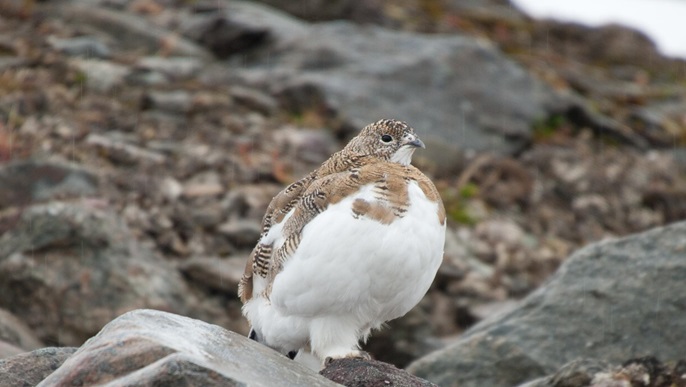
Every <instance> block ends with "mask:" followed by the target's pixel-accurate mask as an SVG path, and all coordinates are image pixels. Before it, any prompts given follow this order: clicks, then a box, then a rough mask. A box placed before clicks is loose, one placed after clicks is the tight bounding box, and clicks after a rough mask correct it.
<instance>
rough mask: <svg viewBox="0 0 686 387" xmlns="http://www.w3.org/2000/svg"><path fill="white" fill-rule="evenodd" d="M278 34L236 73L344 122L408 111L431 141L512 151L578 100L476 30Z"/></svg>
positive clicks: (328, 27) (291, 104)
mask: <svg viewBox="0 0 686 387" xmlns="http://www.w3.org/2000/svg"><path fill="white" fill-rule="evenodd" d="M274 40H275V41H276V43H274V44H273V45H272V46H270V47H266V48H265V49H263V50H262V51H260V52H259V53H257V54H256V55H255V58H256V59H254V60H253V61H251V62H250V63H249V64H248V66H247V68H245V63H244V62H241V63H240V64H239V66H238V68H237V69H236V72H235V73H236V74H238V76H239V77H240V78H242V79H243V80H244V81H246V80H247V81H248V82H253V83H256V84H259V85H263V86H264V87H266V88H267V89H268V90H270V91H271V92H272V93H273V94H274V95H276V96H278V97H279V99H280V102H281V104H282V105H283V106H285V107H286V108H288V109H290V110H292V111H294V112H296V113H298V112H306V111H308V110H311V111H317V112H320V113H321V112H324V113H325V114H331V115H332V116H334V117H335V118H336V119H337V120H339V122H341V125H342V126H343V127H344V128H351V129H354V130H356V129H360V128H362V127H364V126H365V125H367V124H369V123H371V122H375V121H377V120H378V119H380V118H397V119H400V120H404V121H407V122H408V123H409V124H410V125H411V126H413V127H414V128H416V129H417V130H418V132H419V134H420V136H421V137H422V139H424V140H425V142H427V145H428V146H431V145H432V144H435V146H441V145H442V146H443V148H445V146H447V145H451V146H453V147H456V146H459V147H460V148H461V149H474V150H479V151H484V150H489V151H495V152H498V153H511V152H514V151H516V150H518V149H520V148H521V146H523V144H525V143H526V142H528V141H529V140H530V139H531V133H532V128H533V126H534V124H535V123H537V122H540V121H542V120H545V119H546V118H547V117H549V116H550V115H552V114H557V113H560V114H562V113H564V112H566V111H567V109H569V108H570V107H571V106H572V105H574V104H575V103H573V102H572V101H571V99H569V98H567V97H565V96H563V95H561V94H559V93H557V92H555V91H554V90H553V89H552V88H550V87H549V86H547V85H546V84H544V83H543V82H541V81H539V80H538V79H536V78H534V77H533V76H531V75H530V74H529V73H527V71H526V70H524V69H523V68H521V67H519V66H518V65H517V64H515V63H514V62H513V61H511V60H509V59H508V58H507V57H505V56H504V55H503V54H502V53H500V52H499V51H498V50H497V49H496V48H495V47H494V46H492V45H490V44H489V43H487V42H486V41H481V40H477V39H474V38H471V37H466V36H458V35H423V34H414V33H408V32H401V31H391V30H386V29H383V28H379V27H366V26H365V27H361V26H359V25H356V24H354V23H349V22H343V21H339V22H328V23H321V24H313V25H311V26H309V27H308V28H307V29H304V30H303V31H302V32H300V33H299V34H290V35H288V36H287V37H285V38H281V37H279V36H278V35H277V34H274ZM446 144H447V145H446ZM437 149H438V148H434V150H435V151H437Z"/></svg>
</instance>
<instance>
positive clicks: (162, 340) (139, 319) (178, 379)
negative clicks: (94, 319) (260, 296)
mask: <svg viewBox="0 0 686 387" xmlns="http://www.w3.org/2000/svg"><path fill="white" fill-rule="evenodd" d="M105 383H106V385H107V386H134V385H135V386H152V385H164V386H172V387H173V386H189V385H193V386H265V387H271V386H336V385H337V384H335V383H333V382H331V381H329V380H328V379H326V378H324V377H323V376H321V375H317V374H316V373H315V372H314V371H311V370H310V369H308V368H306V367H304V366H303V365H301V364H299V363H296V362H294V361H292V360H290V359H288V358H287V357H285V356H283V355H281V354H279V353H277V352H275V351H272V350H271V349H269V348H267V347H265V346H263V345H261V344H258V343H257V342H255V341H252V340H249V339H248V338H246V337H244V336H241V335H239V334H237V333H233V332H230V331H227V330H225V329H223V328H221V327H219V326H216V325H211V324H207V323H205V322H202V321H199V320H194V319H191V318H188V317H183V316H179V315H175V314H171V313H166V312H161V311H155V310H147V309H142V310H136V311H132V312H129V313H126V314H124V315H122V316H120V317H118V318H117V319H115V320H113V321H112V322H110V323H109V324H107V325H106V326H105V327H104V328H103V329H102V331H100V333H98V334H97V335H96V336H95V337H93V338H91V339H90V340H88V341H87V342H86V343H85V344H84V345H83V346H82V347H81V348H79V350H78V351H77V352H76V353H75V354H74V355H73V356H72V357H70V358H69V359H68V360H67V361H65V362H64V364H63V365H62V366H61V367H60V368H59V369H58V370H57V371H55V372H54V373H53V374H52V375H50V376H49V377H47V378H46V379H45V380H44V381H43V382H42V383H41V384H39V386H55V385H60V386H92V385H101V384H105Z"/></svg>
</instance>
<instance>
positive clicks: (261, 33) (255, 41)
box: [183, 12, 268, 59]
mask: <svg viewBox="0 0 686 387" xmlns="http://www.w3.org/2000/svg"><path fill="white" fill-rule="evenodd" d="M183 30H184V35H186V36H189V37H190V38H192V39H193V40H195V41H196V42H198V43H200V44H201V45H203V46H204V47H207V49H209V50H210V51H211V52H212V53H213V54H214V55H215V56H216V57H217V58H220V59H226V58H228V57H230V56H232V55H236V54H240V53H243V52H245V51H248V50H250V49H254V48H255V47H256V46H259V45H261V44H263V43H264V42H265V41H266V39H267V36H268V33H267V29H266V28H264V27H256V26H254V25H250V22H249V20H248V22H247V23H246V21H245V20H240V19H236V18H235V16H234V15H231V14H229V13H222V12H214V13H212V14H211V15H209V16H203V17H196V18H194V19H191V20H190V21H186V23H185V25H184V27H183Z"/></svg>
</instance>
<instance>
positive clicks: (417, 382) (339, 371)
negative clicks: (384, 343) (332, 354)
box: [320, 359, 437, 387]
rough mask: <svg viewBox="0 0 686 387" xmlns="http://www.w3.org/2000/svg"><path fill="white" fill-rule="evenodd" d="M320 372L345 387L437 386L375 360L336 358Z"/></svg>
mask: <svg viewBox="0 0 686 387" xmlns="http://www.w3.org/2000/svg"><path fill="white" fill-rule="evenodd" d="M320 373H321V374H322V375H324V376H326V377H327V378H328V379H331V380H333V381H334V382H336V383H339V384H342V385H344V386H347V387H362V386H365V387H384V386H395V387H432V386H434V387H437V386H436V385H435V384H433V383H431V382H428V381H426V380H423V379H420V378H418V377H416V376H414V375H411V374H409V373H407V372H406V371H403V370H400V369H398V368H395V367H394V366H392V365H391V364H388V363H382V362H380V361H375V360H364V359H337V360H334V361H332V362H331V363H330V364H329V365H327V367H326V368H325V369H323V370H322V371H321V372H320Z"/></svg>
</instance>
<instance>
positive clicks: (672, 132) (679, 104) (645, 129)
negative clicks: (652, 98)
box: [631, 96, 686, 147]
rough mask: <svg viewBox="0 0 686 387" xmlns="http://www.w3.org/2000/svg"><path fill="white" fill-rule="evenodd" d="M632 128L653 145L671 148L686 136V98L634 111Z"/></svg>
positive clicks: (654, 104)
mask: <svg viewBox="0 0 686 387" xmlns="http://www.w3.org/2000/svg"><path fill="white" fill-rule="evenodd" d="M631 118H632V120H633V121H634V127H635V128H636V130H637V131H638V132H639V133H641V134H642V135H643V136H644V137H646V138H648V139H649V140H650V142H651V143H652V144H654V145H658V146H663V147H673V146H674V145H675V144H676V143H678V142H680V141H681V142H682V143H683V138H684V136H686V96H684V97H682V98H680V99H675V100H672V101H667V102H659V103H652V104H650V105H648V106H644V107H640V108H638V109H636V110H635V111H634V112H633V113H632V114H631Z"/></svg>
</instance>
